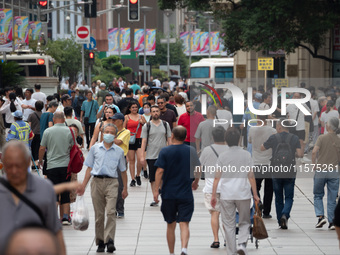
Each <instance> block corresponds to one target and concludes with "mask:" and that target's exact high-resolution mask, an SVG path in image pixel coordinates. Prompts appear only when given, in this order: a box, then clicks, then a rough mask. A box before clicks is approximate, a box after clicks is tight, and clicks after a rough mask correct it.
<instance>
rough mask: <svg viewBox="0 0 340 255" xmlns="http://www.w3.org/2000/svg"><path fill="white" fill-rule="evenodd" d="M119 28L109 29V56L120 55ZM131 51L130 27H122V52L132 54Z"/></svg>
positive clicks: (122, 53)
mask: <svg viewBox="0 0 340 255" xmlns="http://www.w3.org/2000/svg"><path fill="white" fill-rule="evenodd" d="M118 35H119V32H118V28H110V29H109V30H108V42H109V49H108V50H109V51H108V53H107V56H111V55H119V49H118V47H119V44H118ZM130 52H131V40H130V28H121V29H120V54H121V55H130Z"/></svg>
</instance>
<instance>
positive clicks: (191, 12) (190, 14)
mask: <svg viewBox="0 0 340 255" xmlns="http://www.w3.org/2000/svg"><path fill="white" fill-rule="evenodd" d="M187 14H188V19H189V66H191V39H192V31H191V18H192V17H193V16H194V15H195V14H196V12H195V11H188V12H187Z"/></svg>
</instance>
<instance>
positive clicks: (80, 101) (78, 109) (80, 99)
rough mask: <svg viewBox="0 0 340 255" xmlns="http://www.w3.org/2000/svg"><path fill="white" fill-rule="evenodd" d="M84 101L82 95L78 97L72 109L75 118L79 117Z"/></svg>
mask: <svg viewBox="0 0 340 255" xmlns="http://www.w3.org/2000/svg"><path fill="white" fill-rule="evenodd" d="M85 100H86V98H85V97H84V96H83V95H81V94H80V95H79V96H78V98H77V103H76V106H75V107H74V112H75V113H76V114H77V116H80V112H81V106H82V105H83V102H84V101H85Z"/></svg>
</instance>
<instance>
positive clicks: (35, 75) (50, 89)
mask: <svg viewBox="0 0 340 255" xmlns="http://www.w3.org/2000/svg"><path fill="white" fill-rule="evenodd" d="M3 59H4V56H3V55H2V56H0V60H3ZM6 61H8V62H10V61H14V62H16V63H18V65H19V66H21V67H23V70H22V72H20V73H19V74H20V75H21V76H24V77H25V80H26V84H25V86H24V87H26V88H34V84H40V85H41V91H42V92H44V93H45V94H46V95H52V94H53V93H57V91H58V86H59V78H58V77H57V75H56V74H55V73H53V64H54V63H55V60H54V59H53V58H52V57H51V56H48V55H44V54H30V53H29V54H25V53H23V54H22V53H20V54H18V53H15V54H6Z"/></svg>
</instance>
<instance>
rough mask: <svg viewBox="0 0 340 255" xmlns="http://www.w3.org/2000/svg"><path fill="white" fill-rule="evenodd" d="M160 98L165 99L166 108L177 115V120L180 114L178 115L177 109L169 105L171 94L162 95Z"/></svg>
mask: <svg viewBox="0 0 340 255" xmlns="http://www.w3.org/2000/svg"><path fill="white" fill-rule="evenodd" d="M159 98H163V99H164V102H165V107H166V108H168V109H170V110H172V111H173V112H174V113H175V116H176V118H178V113H177V110H176V107H175V106H173V105H171V104H169V98H170V97H169V94H168V93H166V92H165V93H162V94H161V95H160V96H159Z"/></svg>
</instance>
